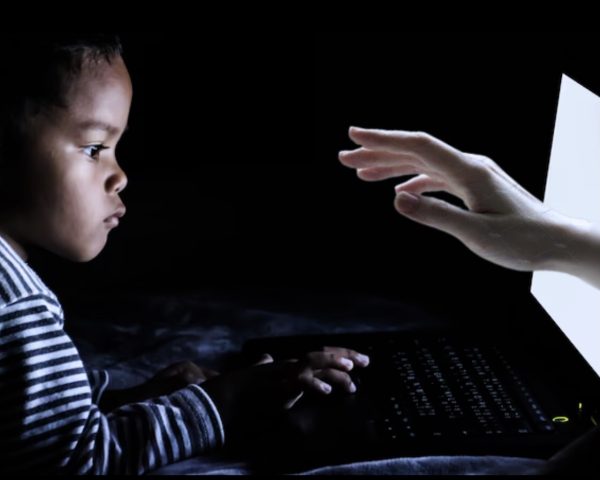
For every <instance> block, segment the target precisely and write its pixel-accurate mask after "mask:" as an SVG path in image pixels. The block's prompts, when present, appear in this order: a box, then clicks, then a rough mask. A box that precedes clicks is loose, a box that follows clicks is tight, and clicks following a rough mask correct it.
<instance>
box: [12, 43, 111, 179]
mask: <svg viewBox="0 0 600 480" xmlns="http://www.w3.org/2000/svg"><path fill="white" fill-rule="evenodd" d="M121 52H122V47H121V42H120V40H119V37H118V36H116V35H110V34H76V33H64V32H60V33H56V32H54V33H52V32H50V33H48V32H44V33H40V32H36V33H31V32H27V33H19V34H16V33H12V34H5V33H3V34H0V185H1V184H2V177H4V174H5V173H7V172H6V170H5V169H6V168H9V166H10V164H11V163H13V162H11V160H13V159H14V158H15V157H19V150H20V145H21V140H22V134H23V132H22V123H23V119H24V118H25V117H26V116H27V115H29V114H34V113H38V112H40V111H41V110H42V109H44V108H45V107H49V106H58V107H61V106H65V101H64V100H65V99H64V93H65V90H66V88H65V87H66V86H67V85H68V83H69V81H70V80H71V79H72V78H73V77H74V76H75V75H77V74H78V73H79V72H80V71H81V69H82V68H84V66H85V65H87V62H86V61H87V60H92V61H99V60H103V59H104V60H106V61H108V62H110V61H111V59H113V58H114V57H115V56H118V55H121Z"/></svg>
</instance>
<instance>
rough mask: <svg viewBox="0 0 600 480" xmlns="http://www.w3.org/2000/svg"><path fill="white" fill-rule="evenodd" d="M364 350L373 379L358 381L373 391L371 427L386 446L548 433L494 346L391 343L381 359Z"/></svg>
mask: <svg viewBox="0 0 600 480" xmlns="http://www.w3.org/2000/svg"><path fill="white" fill-rule="evenodd" d="M366 350H367V352H365V353H369V354H370V356H371V359H372V363H371V365H372V368H373V369H372V370H371V371H374V372H378V377H379V378H377V379H375V378H370V377H369V376H368V374H367V372H368V371H369V369H366V370H365V371H364V372H365V375H364V376H363V377H361V378H359V379H358V381H359V383H360V384H362V385H361V386H362V388H368V389H369V390H370V391H371V392H372V391H373V388H375V389H377V390H379V391H380V395H377V400H376V403H377V404H376V405H375V407H376V411H377V412H378V417H379V418H377V423H378V425H379V427H380V428H379V429H380V431H381V432H382V434H383V435H384V436H385V437H387V438H389V439H392V440H400V439H411V438H415V439H416V438H435V437H448V436H457V437H466V436H494V435H505V434H516V435H523V434H529V433H539V432H552V431H553V430H554V428H555V427H554V425H553V424H552V421H551V420H550V419H549V418H548V416H547V415H546V413H545V412H544V411H543V410H542V408H541V407H540V405H539V403H538V402H537V400H536V399H535V398H534V397H533V395H532V394H531V392H530V390H529V389H528V387H527V386H526V384H525V383H524V382H523V380H522V379H521V378H520V377H519V375H517V373H516V372H515V371H514V370H513V368H512V367H511V365H510V364H509V362H508V360H507V359H506V358H505V356H504V355H503V354H502V353H501V352H500V351H499V350H498V349H496V348H495V347H484V346H473V345H467V344H455V343H453V342H452V341H451V340H449V339H447V338H445V337H442V338H436V339H431V340H427V341H424V340H421V339H419V340H416V339H415V340H412V341H410V342H406V343H403V344H391V345H388V348H387V349H384V351H383V352H382V350H381V346H378V347H377V349H375V348H370V347H366ZM376 362H380V366H379V368H374V367H376V365H375V363H376ZM384 365H389V366H390V367H387V370H384V367H383V366H384ZM381 375H384V378H382V377H381ZM382 380H383V382H382ZM382 383H383V384H384V385H382ZM368 384H371V385H370V386H369V385H368Z"/></svg>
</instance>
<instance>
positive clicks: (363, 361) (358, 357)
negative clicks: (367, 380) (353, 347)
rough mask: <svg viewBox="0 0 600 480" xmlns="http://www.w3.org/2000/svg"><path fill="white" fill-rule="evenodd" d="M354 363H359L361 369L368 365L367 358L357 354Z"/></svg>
mask: <svg viewBox="0 0 600 480" xmlns="http://www.w3.org/2000/svg"><path fill="white" fill-rule="evenodd" d="M355 358H356V361H357V362H358V363H360V364H361V365H362V366H363V367H366V366H367V365H368V364H369V357H367V356H366V355H363V354H362V353H359V354H358V355H356V357H355Z"/></svg>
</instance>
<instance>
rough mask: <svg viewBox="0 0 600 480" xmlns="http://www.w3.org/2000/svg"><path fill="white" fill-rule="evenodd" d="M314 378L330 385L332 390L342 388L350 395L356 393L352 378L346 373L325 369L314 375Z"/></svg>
mask: <svg viewBox="0 0 600 480" xmlns="http://www.w3.org/2000/svg"><path fill="white" fill-rule="evenodd" d="M314 376H315V377H317V378H319V379H320V380H323V381H324V382H327V383H328V384H330V385H332V386H333V387H334V388H336V387H342V388H343V389H344V390H346V391H347V392H350V393H354V392H356V385H355V384H354V382H353V381H352V377H350V375H348V374H347V373H346V372H341V371H339V370H334V369H331V368H327V369H325V370H319V371H317V372H315V373H314Z"/></svg>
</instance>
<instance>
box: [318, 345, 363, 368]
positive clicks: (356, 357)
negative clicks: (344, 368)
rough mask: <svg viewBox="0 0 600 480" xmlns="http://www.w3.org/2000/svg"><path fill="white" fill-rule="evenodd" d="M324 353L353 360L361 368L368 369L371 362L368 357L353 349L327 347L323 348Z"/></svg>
mask: <svg viewBox="0 0 600 480" xmlns="http://www.w3.org/2000/svg"><path fill="white" fill-rule="evenodd" d="M323 352H326V353H334V354H338V355H341V356H343V357H345V358H348V359H349V360H352V362H353V363H354V364H355V365H358V366H359V367H366V366H367V365H369V361H370V359H369V356H368V355H365V354H363V353H359V352H357V351H356V350H352V349H351V348H344V347H332V346H325V347H323Z"/></svg>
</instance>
